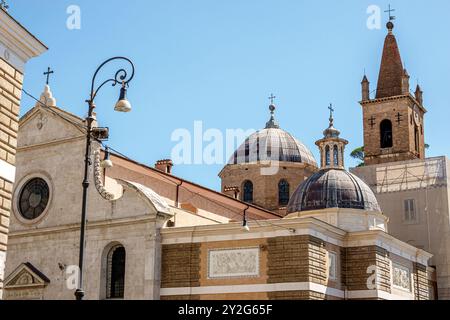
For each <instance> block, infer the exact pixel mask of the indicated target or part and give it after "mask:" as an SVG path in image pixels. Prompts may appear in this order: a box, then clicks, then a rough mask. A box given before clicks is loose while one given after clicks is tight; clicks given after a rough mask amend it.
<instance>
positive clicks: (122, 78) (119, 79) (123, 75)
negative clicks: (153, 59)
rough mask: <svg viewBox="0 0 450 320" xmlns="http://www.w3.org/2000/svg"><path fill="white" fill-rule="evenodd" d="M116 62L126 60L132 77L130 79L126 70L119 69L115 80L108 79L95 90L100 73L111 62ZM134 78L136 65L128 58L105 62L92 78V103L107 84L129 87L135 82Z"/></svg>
mask: <svg viewBox="0 0 450 320" xmlns="http://www.w3.org/2000/svg"><path fill="white" fill-rule="evenodd" d="M114 60H124V61H126V62H128V63H129V64H130V66H131V75H130V76H129V77H128V72H127V70H125V69H123V68H122V69H119V70H118V71H117V72H116V74H115V75H114V78H111V79H108V80H106V81H104V82H103V83H102V84H101V85H100V86H98V87H97V88H96V89H95V81H96V79H97V75H98V73H99V72H100V71H101V70H102V69H103V67H104V66H105V65H106V64H108V63H109V62H111V61H114ZM133 78H134V64H133V62H132V61H131V60H130V59H128V58H126V57H114V58H110V59H108V60H106V61H105V62H103V63H102V64H101V65H100V66H99V67H98V68H97V70H96V71H95V73H94V76H93V77H92V83H91V96H90V100H89V101H91V102H93V101H94V100H95V97H96V96H97V93H98V92H99V91H100V89H101V88H102V87H103V86H104V85H105V84H107V83H109V82H112V86H115V85H117V84H118V83H122V84H124V85H128V83H129V82H130V81H131V80H133Z"/></svg>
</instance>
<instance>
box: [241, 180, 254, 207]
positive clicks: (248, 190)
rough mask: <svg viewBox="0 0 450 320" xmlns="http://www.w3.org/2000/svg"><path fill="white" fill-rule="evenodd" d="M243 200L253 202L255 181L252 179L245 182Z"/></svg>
mask: <svg viewBox="0 0 450 320" xmlns="http://www.w3.org/2000/svg"><path fill="white" fill-rule="evenodd" d="M243 190H244V193H243V199H242V200H243V201H244V202H247V203H253V183H252V182H251V181H248V180H247V181H245V182H244V188H243Z"/></svg>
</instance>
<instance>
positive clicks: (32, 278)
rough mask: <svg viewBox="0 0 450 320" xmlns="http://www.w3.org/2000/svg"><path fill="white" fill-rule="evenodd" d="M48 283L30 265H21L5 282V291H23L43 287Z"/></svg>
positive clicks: (48, 280) (27, 263)
mask: <svg viewBox="0 0 450 320" xmlns="http://www.w3.org/2000/svg"><path fill="white" fill-rule="evenodd" d="M49 283H50V279H49V278H47V276H46V275H44V274H43V273H42V272H40V271H39V270H38V269H37V268H36V267H34V266H33V265H32V264H31V263H29V262H26V263H22V264H21V265H20V266H19V267H18V268H17V269H16V270H14V271H13V272H12V273H11V274H10V275H9V276H8V277H7V278H6V280H5V289H6V290H8V289H23V288H33V287H36V288H37V287H45V286H46V285H48V284H49Z"/></svg>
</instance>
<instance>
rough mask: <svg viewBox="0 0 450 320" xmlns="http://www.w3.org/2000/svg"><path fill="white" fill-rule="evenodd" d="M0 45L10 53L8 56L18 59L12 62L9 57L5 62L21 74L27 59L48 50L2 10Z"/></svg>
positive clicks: (0, 11) (0, 16)
mask: <svg viewBox="0 0 450 320" xmlns="http://www.w3.org/2000/svg"><path fill="white" fill-rule="evenodd" d="M0 43H2V44H3V46H5V47H6V48H7V49H8V50H10V51H11V52H10V54H14V55H15V56H16V57H18V58H19V59H20V61H14V60H15V59H14V57H11V59H6V60H7V61H8V62H9V63H11V64H12V65H13V66H14V67H15V68H17V69H19V70H20V71H22V72H23V67H24V65H25V63H26V62H27V61H28V60H29V59H31V58H33V57H37V56H39V55H41V54H42V53H44V52H45V51H47V50H48V48H47V47H46V46H45V45H44V44H43V43H42V42H41V41H39V40H38V39H37V38H36V37H35V36H34V35H32V34H31V33H30V32H29V31H28V30H27V29H25V28H24V27H23V26H22V25H21V24H20V23H19V22H17V21H16V20H15V19H14V18H13V17H11V16H10V15H9V14H8V13H7V12H5V11H4V10H0ZM2 55H3V56H2V58H4V56H5V53H3V52H2Z"/></svg>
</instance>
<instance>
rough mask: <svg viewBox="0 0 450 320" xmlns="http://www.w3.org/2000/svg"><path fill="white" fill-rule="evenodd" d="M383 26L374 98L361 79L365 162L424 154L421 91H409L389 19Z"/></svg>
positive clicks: (399, 158) (418, 157) (367, 84)
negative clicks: (380, 57) (385, 28)
mask: <svg viewBox="0 0 450 320" xmlns="http://www.w3.org/2000/svg"><path fill="white" fill-rule="evenodd" d="M387 29H388V34H387V36H386V40H385V42H384V49H383V57H382V60H381V67H380V74H379V77H378V84H377V90H376V94H375V98H374V99H371V94H370V83H369V80H368V79H367V77H366V76H365V75H364V78H363V81H362V83H361V85H362V101H361V102H360V104H361V106H362V109H363V117H364V152H365V164H366V165H373V164H381V163H388V162H397V161H404V160H413V159H424V158H425V140H424V115H425V113H426V112H427V111H426V109H425V108H424V106H423V98H422V96H423V92H422V90H421V88H420V86H419V85H417V88H416V91H415V93H414V94H412V93H411V92H410V87H409V75H408V72H407V71H406V69H404V68H403V63H402V59H401V56H400V51H399V49H398V45H397V40H396V39H395V36H394V34H393V32H392V30H393V29H394V24H393V22H392V21H389V22H388V23H387Z"/></svg>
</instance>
